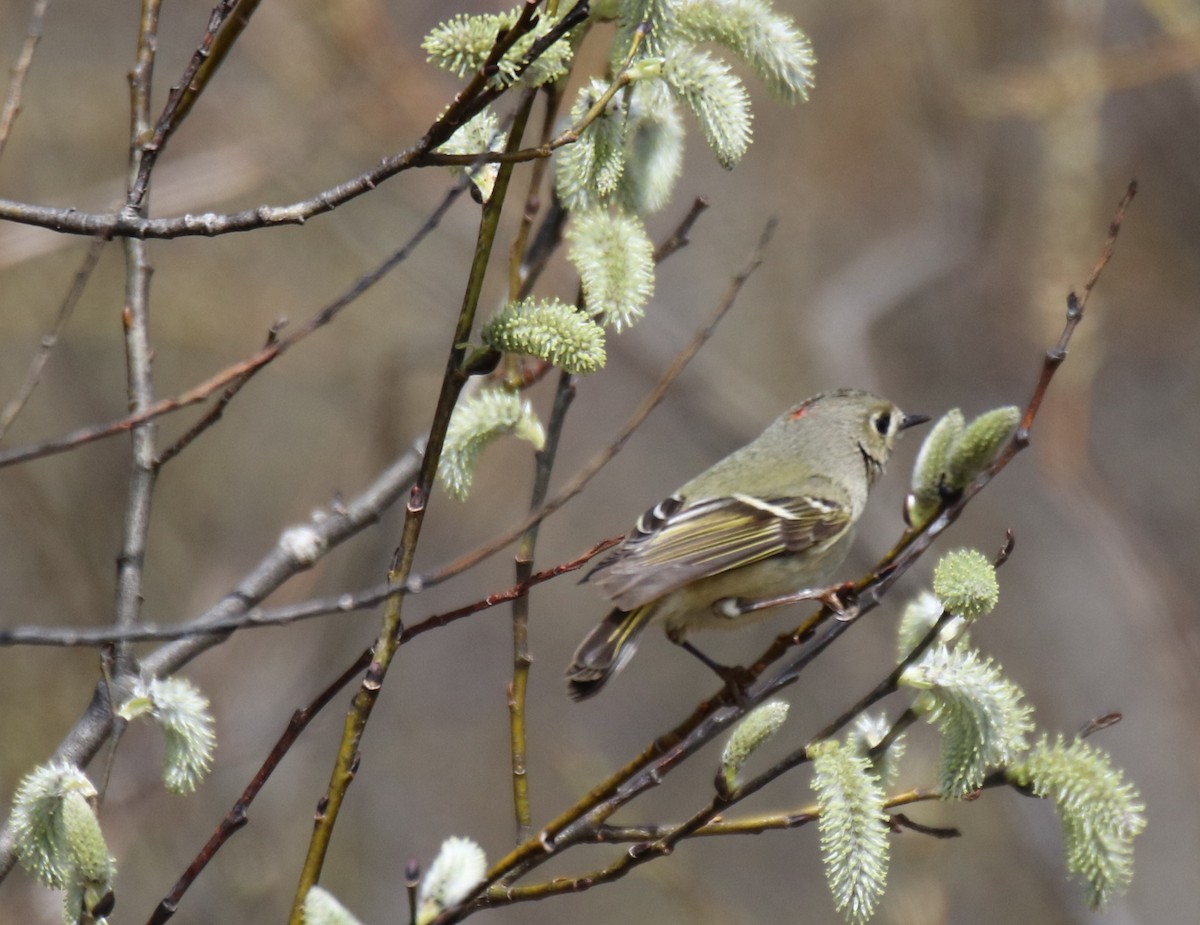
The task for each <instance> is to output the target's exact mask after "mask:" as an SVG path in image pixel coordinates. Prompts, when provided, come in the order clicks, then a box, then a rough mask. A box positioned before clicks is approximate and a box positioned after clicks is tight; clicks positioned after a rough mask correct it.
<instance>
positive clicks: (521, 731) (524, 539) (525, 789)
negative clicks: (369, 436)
mask: <svg viewBox="0 0 1200 925" xmlns="http://www.w3.org/2000/svg"><path fill="white" fill-rule="evenodd" d="M574 399H575V377H574V376H572V375H571V374H570V373H568V372H565V371H564V372H561V373H560V374H559V379H558V387H557V389H556V390H555V393H554V407H553V409H552V410H551V412H550V421H549V423H548V425H547V427H546V445H545V446H544V447H543V448H542V449H541V450H540V451H538V453H537V455H536V457H535V460H534V466H535V470H534V478H533V490H532V493H531V497H530V500H529V509H530V510H531V511H537V510H538V509H539V508H541V506H542V504H543V502H544V501H545V500H546V493H547V492H548V491H549V489H550V474H551V472H552V471H553V469H554V460H555V457H556V455H557V453H558V446H559V441H560V438H561V437H562V432H563V426H564V425H565V424H566V420H567V411H568V410H569V409H570V407H571V402H572V401H573V400H574ZM538 526H539V525H538V524H534V525H533V526H531V527H530V528H529V529H528V530H526V531H525V533H524V534H522V536H521V539H520V540H519V541H518V543H517V555H516V561H515V563H514V568H515V571H516V577H517V582H518V583H521V582H523V581H527V580H528V579H529V577H530V574H531V573H532V571H533V561H534V554H535V552H536V550H537V539H538ZM512 618H513V619H512V623H513V679H512V687H511V696H510V697H509V705H510V706H509V710H510V723H509V729H510V740H511V744H512V748H511V751H512V775H513V806H514V811H515V813H516V818H517V843H518V844H519V843H520V842H522V841H524V840H525V839H527V838H528V837H529V836H530V834H532V832H533V816H532V813H531V811H530V808H529V771H528V768H527V766H526V761H525V754H526V747H527V745H526V738H525V694H526V690H527V687H528V683H529V666H530V664H531V663H532V659H531V658H530V656H529V638H528V637H529V595H528V594H523V595H521V596H520V597H519V598H517V599H516V600H514V601H513V608H512Z"/></svg>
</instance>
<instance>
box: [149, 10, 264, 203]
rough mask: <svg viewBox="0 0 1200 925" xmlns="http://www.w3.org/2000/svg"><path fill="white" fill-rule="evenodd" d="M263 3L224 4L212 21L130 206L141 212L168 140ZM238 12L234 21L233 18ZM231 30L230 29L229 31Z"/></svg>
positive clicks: (174, 92)
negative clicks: (233, 14)
mask: <svg viewBox="0 0 1200 925" xmlns="http://www.w3.org/2000/svg"><path fill="white" fill-rule="evenodd" d="M258 3H259V0H221V2H220V3H218V4H217V5H216V6H215V7H213V10H212V12H211V13H210V14H209V17H208V26H207V28H206V29H205V30H204V35H203V36H201V38H200V45H199V46H198V47H197V48H196V50H195V51H194V52H192V57H191V60H189V61H188V63H187V66H186V67H185V68H184V70H183V74H182V75H181V76H180V78H179V80H178V81H176V82H175V85H174V86H172V87H171V90H170V92H169V93H168V94H167V102H166V105H165V106H164V107H163V111H162V113H161V114H160V115H159V117H158V122H157V123H155V126H154V133H153V134H152V135H151V136H150V138H148V139H147V140H146V142H145V144H143V146H142V151H143V154H142V162H141V165H140V168H139V169H138V173H137V177H136V179H135V180H134V182H133V185H132V187H131V188H130V192H129V203H130V205H131V206H133V207H134V208H137V209H140V208H141V206H142V204H143V202H144V201H145V198H146V190H147V188H148V186H149V183H150V171H152V170H153V169H154V164H155V163H156V162H157V160H158V156H159V155H160V154H161V153H162V150H163V148H164V147H165V146H166V144H167V140H168V139H169V138H170V137H171V135H172V134H173V133H174V131H175V130H176V129H177V128H179V126H180V125H181V124H182V122H183V120H184V119H185V118H187V115H188V113H189V112H191V109H192V106H193V105H194V104H195V102H196V100H197V99H198V98H199V96H200V94H201V93H203V92H204V88H205V87H207V86H208V82H209V80H210V79H211V78H212V76H213V74H215V73H216V71H217V69H218V68H219V67H220V66H221V64H222V62H224V60H225V57H226V55H228V53H229V50H230V49H231V48H232V47H233V43H234V42H235V41H236V40H237V38H238V37H239V36H240V35H241V34H242V31H243V30H244V29H245V28H246V26H247V25H248V24H249V21H250V17H251V16H253V15H254V11H255V10H256V9H258ZM235 8H236V10H237V16H235V17H234V18H233V19H232V20H230V19H229V17H230V15H231V14H232V13H233V12H234V9H235ZM226 26H228V28H225V27H226Z"/></svg>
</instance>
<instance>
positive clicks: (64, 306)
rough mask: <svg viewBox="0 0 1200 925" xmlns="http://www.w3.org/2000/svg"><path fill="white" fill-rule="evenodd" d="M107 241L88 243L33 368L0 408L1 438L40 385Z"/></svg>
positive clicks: (39, 347) (34, 357)
mask: <svg viewBox="0 0 1200 925" xmlns="http://www.w3.org/2000/svg"><path fill="white" fill-rule="evenodd" d="M107 243H108V242H107V241H105V240H104V239H103V238H96V239H95V240H94V241H92V243H91V244H90V245H89V246H88V250H87V254H86V255H85V256H84V258H83V263H82V264H81V265H80V267H79V269H78V270H76V271H75V277H74V279H73V280H72V281H71V288H70V289H69V290H68V291H67V294H66V296H65V297H64V298H63V300H62V302H61V303H59V306H58V313H57V314H56V315H55V318H54V324H53V325H52V326H51V327H50V330H49V332H47V333H46V334H43V335H42V340H41V343H40V344H39V345H38V350H37V353H35V354H34V356H33V359H32V360H30V361H29V369H28V371H27V372H26V373H25V379H24V381H23V382H22V383H21V387H20V388H19V389H17V394H16V395H14V396H13V397H12V399H10V400H9V402H8V404H6V405H5V406H4V410H3V411H0V439H3V438H4V435H5V434H6V433H7V432H8V428H9V427H11V426H12V422H13V421H14V420H16V418H17V415H19V414H20V413H21V411H22V409H23V408H24V407H25V403H26V402H28V401H29V397H30V396H31V395H32V394H33V390H34V389H36V388H37V386H38V382H40V381H41V377H42V370H43V369H44V368H45V366H46V362H47V361H48V360H49V359H50V354H51V353H52V352H53V351H54V348H55V347H56V346H57V345H58V339H59V338H60V337H61V336H62V332H63V330H64V329H65V328H66V326H67V322H68V321H70V319H71V315H72V314H73V313H74V311H75V306H76V305H78V304H79V299H80V298H81V297H82V296H83V290H84V289H85V288H86V287H87V284H88V280H90V279H91V278H92V271H93V270H95V269H96V264H97V263H99V262H100V254H101V252H102V251H103V250H104V245H105V244H107Z"/></svg>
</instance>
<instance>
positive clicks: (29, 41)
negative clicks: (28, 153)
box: [0, 0, 49, 156]
mask: <svg viewBox="0 0 1200 925" xmlns="http://www.w3.org/2000/svg"><path fill="white" fill-rule="evenodd" d="M48 5H49V0H34V4H33V11H32V12H31V13H30V14H29V24H28V25H27V26H26V27H25V41H24V43H23V44H22V45H21V51H20V53H19V54H18V55H17V63H16V64H14V65H13V68H12V72H11V73H12V79H11V80H10V81H9V83H8V90H7V91H6V92H5V94H4V105H3V107H2V108H0V156H3V155H4V147H5V145H7V144H8V136H9V135H10V134H11V133H12V127H13V123H14V122H16V121H17V116H19V115H20V114H21V94H22V93H24V91H25V78H26V77H28V76H29V67H30V65H32V64H33V53H34V52H35V51H36V50H37V46H38V42H40V41H41V39H42V30H43V29H44V28H45V24H46V7H47V6H48Z"/></svg>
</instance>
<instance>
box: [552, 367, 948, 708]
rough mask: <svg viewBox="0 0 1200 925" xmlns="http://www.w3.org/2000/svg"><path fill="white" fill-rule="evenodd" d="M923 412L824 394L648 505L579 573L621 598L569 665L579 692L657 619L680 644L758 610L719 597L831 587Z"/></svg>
mask: <svg viewBox="0 0 1200 925" xmlns="http://www.w3.org/2000/svg"><path fill="white" fill-rule="evenodd" d="M927 420H929V418H928V417H927V416H925V415H918V414H905V413H904V412H903V411H901V410H900V409H899V408H897V407H896V406H895V405H894V404H892V403H891V402H890V401H887V400H886V399H883V398H879V397H877V396H875V395H872V394H870V393H869V392H863V391H858V390H854V389H842V390H840V391H836V392H825V393H822V394H820V395H817V396H815V397H813V398H810V399H808V400H807V401H805V402H803V403H801V404H799V405H797V406H796V407H794V408H792V409H791V410H790V411H788V412H786V413H785V414H783V415H782V416H781V417H779V418H778V419H777V420H776V421H775V422H774V423H772V424H771V425H770V426H769V427H768V428H767V429H766V430H765V431H763V432H762V434H760V435H759V436H758V437H757V438H755V439H754V440H752V441H751V442H750V443H748V444H746V445H745V446H744V447H742V448H741V449H740V450H735V451H734V452H733V453H731V454H730V455H728V456H726V457H725V458H724V459H722V460H721V461H720V462H718V463H717V464H716V465H714V466H712V467H711V468H710V469H708V470H706V471H705V472H702V473H701V474H700V475H698V476H696V477H695V478H694V479H692V480H691V481H690V482H688V483H687V484H686V485H684V486H683V487H681V488H680V489H679V490H678V491H676V492H675V493H674V494H673V495H671V496H670V497H669V498H667V499H666V500H665V501H662V502H660V503H659V504H657V505H655V506H654V507H653V508H651V509H650V510H649V511H647V512H646V513H645V514H643V515H642V516H641V517H640V518H639V519H638V522H637V524H636V525H635V526H634V528H633V529H632V530H631V531H630V532H629V533H628V535H626V537H625V539H623V540H622V541H621V542H620V544H618V545H617V547H616V548H615V549H614V550H613V551H612V552H611V553H610V554H609V555H608V556H607V557H606V558H605V559H604V560H603V561H601V562H600V563H599V564H598V565H597V566H596V567H595V568H593V569H592V571H591V572H589V573H588V575H587V577H586V578H585V579H584V580H585V581H588V582H590V583H591V584H593V585H595V586H596V587H597V588H598V589H599V590H600V592H601V594H603V595H604V597H606V598H607V599H608V600H610V601H611V602H612V603H613V604H614V605H616V606H615V609H614V610H613V611H612V612H611V613H610V614H609V615H608V616H607V617H605V618H604V620H603V622H601V623H600V625H599V626H597V627H596V628H595V629H594V630H592V631H591V632H590V633H589V634H588V635H587V637H586V638H585V639H584V640H583V642H582V643H580V645H579V648H578V649H577V650H576V652H575V657H574V659H573V661H572V663H571V666H570V667H569V668H568V669H567V671H566V675H567V680H568V685H567V686H568V690H569V693H570V695H571V697H572V699H574V700H583V699H584V698H586V697H591V696H592V695H593V694H595V693H596V692H597V691H599V690H600V688H601V687H603V686H604V684H605V683H606V682H607V681H608V679H609V678H610V677H612V675H613V674H615V673H616V672H617V671H619V670H620V669H621V667H622V666H623V665H624V664H625V663H626V662H627V661H628V660H629V658H630V657H631V656H632V655H633V653H634V649H635V648H636V644H637V636H638V633H639V632H641V630H642V628H643V627H645V626H646V625H648V624H649V623H651V622H661V623H665V624H666V630H667V635H668V636H669V637H670V638H671V640H672V641H674V642H678V643H682V642H683V641H684V637H685V635H686V634H687V632H688V631H690V630H692V629H698V628H702V627H708V626H721V625H723V626H730V625H737V624H739V623H742V622H744V621H745V620H747V619H751V618H750V617H749V616H748V615H746V616H742V615H740V614H738V613H737V611H736V609H735V608H729V607H726V606H723V605H727V604H728V603H730V602H734V601H736V600H738V599H744V600H755V599H761V598H769V597H775V596H778V595H781V594H789V593H792V592H796V591H800V590H802V589H809V588H811V589H812V590H813V597H819V596H821V594H822V593H827V592H828V590H829V589H827V588H824V587H820V585H822V583H823V582H825V581H827V580H828V579H829V577H830V576H831V575H832V573H833V572H834V571H835V570H836V569H837V567H838V566H839V565H840V564H841V562H842V560H843V559H844V558H845V555H846V552H847V551H848V550H849V547H850V542H851V539H852V536H853V532H854V525H855V523H856V522H857V521H858V518H859V517H860V516H861V515H862V512H863V508H864V507H865V506H866V503H867V493H868V492H869V491H870V488H871V486H872V485H873V484H874V483H875V480H876V479H878V478H879V476H880V474H881V473H882V472H883V467H884V465H885V464H886V463H887V461H888V458H889V457H890V456H891V454H892V448H893V447H894V446H895V444H896V438H897V437H898V436H899V434H900V432H901V431H902V430H904V429H905V428H908V427H912V426H913V425H914V424H920V423H923V422H924V421H927Z"/></svg>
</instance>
